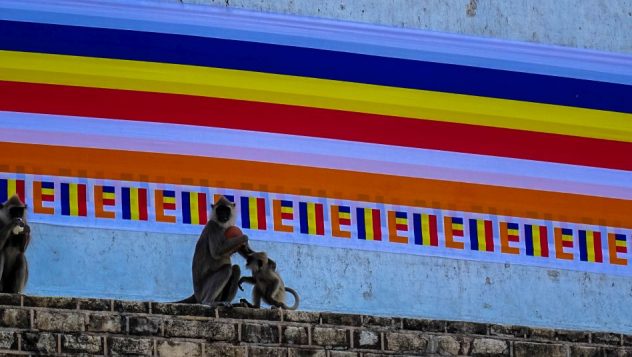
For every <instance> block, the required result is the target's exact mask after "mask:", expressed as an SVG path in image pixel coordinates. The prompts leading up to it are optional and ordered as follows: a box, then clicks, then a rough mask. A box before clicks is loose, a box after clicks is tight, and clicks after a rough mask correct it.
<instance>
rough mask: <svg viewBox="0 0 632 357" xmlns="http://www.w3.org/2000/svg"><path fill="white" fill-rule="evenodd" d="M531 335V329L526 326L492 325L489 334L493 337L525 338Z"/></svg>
mask: <svg viewBox="0 0 632 357" xmlns="http://www.w3.org/2000/svg"><path fill="white" fill-rule="evenodd" d="M528 333H529V328H528V327H524V326H512V325H490V326H489V334H490V335H491V336H503V337H509V336H512V337H518V338H525V337H526V336H527V334H528Z"/></svg>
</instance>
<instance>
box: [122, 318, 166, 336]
mask: <svg viewBox="0 0 632 357" xmlns="http://www.w3.org/2000/svg"><path fill="white" fill-rule="evenodd" d="M128 322H129V333H130V334H131V335H159V334H160V324H161V323H162V318H160V317H149V316H130V317H129V320H128Z"/></svg>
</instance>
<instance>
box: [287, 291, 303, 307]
mask: <svg viewBox="0 0 632 357" xmlns="http://www.w3.org/2000/svg"><path fill="white" fill-rule="evenodd" d="M285 291H287V292H288V293H290V294H292V295H294V305H292V306H285V308H286V309H288V310H296V309H297V308H298V303H299V301H300V300H301V299H300V298H299V297H298V294H297V293H296V291H294V289H292V288H288V287H286V288H285Z"/></svg>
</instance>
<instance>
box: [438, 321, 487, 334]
mask: <svg viewBox="0 0 632 357" xmlns="http://www.w3.org/2000/svg"><path fill="white" fill-rule="evenodd" d="M446 329H447V331H448V332H449V333H463V334H469V335H486V334H487V325H485V324H479V323H476V322H463V321H448V322H447V324H446Z"/></svg>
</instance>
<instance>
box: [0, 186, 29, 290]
mask: <svg viewBox="0 0 632 357" xmlns="http://www.w3.org/2000/svg"><path fill="white" fill-rule="evenodd" d="M30 241H31V228H30V227H29V225H28V224H27V222H26V205H25V204H24V203H23V202H22V201H21V200H20V198H19V197H18V196H17V195H13V196H11V197H10V198H9V199H8V200H7V201H6V202H4V203H1V204H0V292H2V293H10V294H16V293H21V292H22V291H23V290H24V286H26V282H27V280H28V277H29V269H28V263H27V261H26V256H25V255H24V253H25V252H26V248H27V247H28V245H29V242H30Z"/></svg>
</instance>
